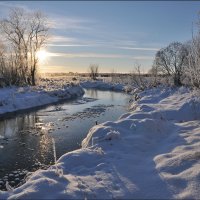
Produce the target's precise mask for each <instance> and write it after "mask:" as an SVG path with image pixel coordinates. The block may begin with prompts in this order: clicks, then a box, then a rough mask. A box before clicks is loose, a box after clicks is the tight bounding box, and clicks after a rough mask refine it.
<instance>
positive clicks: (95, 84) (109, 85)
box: [80, 80, 126, 92]
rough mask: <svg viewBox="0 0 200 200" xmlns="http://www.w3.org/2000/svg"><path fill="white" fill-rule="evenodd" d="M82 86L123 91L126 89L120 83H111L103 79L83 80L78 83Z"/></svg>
mask: <svg viewBox="0 0 200 200" xmlns="http://www.w3.org/2000/svg"><path fill="white" fill-rule="evenodd" d="M80 85H81V86H82V87H83V88H86V89H93V88H95V89H99V90H113V91H119V92H124V91H126V86H125V85H123V84H120V83H111V82H103V81H89V80H88V81H83V82H81V83H80Z"/></svg>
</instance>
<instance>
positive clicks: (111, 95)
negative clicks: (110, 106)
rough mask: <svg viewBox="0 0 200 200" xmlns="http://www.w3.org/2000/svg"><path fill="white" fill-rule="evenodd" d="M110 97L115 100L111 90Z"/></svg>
mask: <svg viewBox="0 0 200 200" xmlns="http://www.w3.org/2000/svg"><path fill="white" fill-rule="evenodd" d="M110 98H111V100H112V101H115V98H114V93H113V92H110Z"/></svg>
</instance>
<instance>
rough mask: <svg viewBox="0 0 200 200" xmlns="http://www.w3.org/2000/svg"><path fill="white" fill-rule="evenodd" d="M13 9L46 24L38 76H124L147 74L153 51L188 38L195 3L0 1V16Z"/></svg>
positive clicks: (196, 9)
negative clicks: (94, 70) (38, 15)
mask: <svg viewBox="0 0 200 200" xmlns="http://www.w3.org/2000/svg"><path fill="white" fill-rule="evenodd" d="M12 7H22V8H24V9H26V10H28V11H34V10H40V11H42V12H43V13H45V15H46V16H47V17H48V19H49V21H50V22H51V29H50V35H51V37H50V38H49V41H48V43H47V45H46V47H45V51H46V52H47V53H46V54H45V55H46V58H45V59H43V62H42V63H40V71H41V72H87V70H88V68H89V65H90V64H98V65H99V69H100V71H101V72H111V71H112V70H114V71H115V72H120V73H121V72H122V73H128V72H130V71H132V70H133V69H134V66H135V65H136V64H140V65H141V68H142V70H143V71H148V70H149V69H150V68H151V66H152V63H153V59H154V56H155V53H156V51H157V50H159V49H160V48H163V47H165V46H167V45H168V44H169V43H171V42H174V41H179V42H185V41H188V40H190V39H191V37H192V27H193V26H194V25H195V23H196V21H197V19H198V12H199V11H200V2H198V1H141V2H139V1H16V2H15V1H10V2H6V1H5V2H4V1H0V17H1V18H2V17H6V16H7V15H8V13H9V9H10V8H12Z"/></svg>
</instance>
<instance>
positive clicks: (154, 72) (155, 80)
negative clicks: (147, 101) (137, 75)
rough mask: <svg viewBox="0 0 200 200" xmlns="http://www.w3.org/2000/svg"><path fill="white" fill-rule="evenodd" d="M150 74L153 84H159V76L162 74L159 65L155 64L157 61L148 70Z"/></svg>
mask: <svg viewBox="0 0 200 200" xmlns="http://www.w3.org/2000/svg"><path fill="white" fill-rule="evenodd" d="M148 74H149V75H150V76H151V78H152V80H151V85H152V86H154V87H155V86H157V85H158V77H159V74H160V71H159V68H158V66H157V65H156V64H155V61H154V63H153V65H152V67H151V69H150V70H149V71H148Z"/></svg>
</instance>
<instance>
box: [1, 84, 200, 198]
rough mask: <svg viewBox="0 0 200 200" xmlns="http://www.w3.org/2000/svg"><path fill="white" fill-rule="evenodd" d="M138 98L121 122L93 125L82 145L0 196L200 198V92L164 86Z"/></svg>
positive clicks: (145, 92)
mask: <svg viewBox="0 0 200 200" xmlns="http://www.w3.org/2000/svg"><path fill="white" fill-rule="evenodd" d="M138 96H139V100H138V101H137V102H133V104H132V108H131V111H130V112H129V113H126V114H124V115H123V116H121V117H120V119H119V120H117V121H115V122H105V123H103V124H99V125H96V126H94V127H92V128H91V130H90V131H89V133H88V135H87V137H86V138H85V139H84V140H83V142H82V148H81V149H78V150H76V151H73V152H69V153H66V154H65V155H63V156H62V157H61V158H59V160H57V162H56V164H55V165H53V166H51V167H50V168H49V169H48V170H38V171H36V172H34V173H33V174H31V175H30V176H29V177H28V178H27V182H26V183H25V184H24V185H22V186H20V187H18V188H15V189H12V190H11V191H8V192H1V193H0V199H42V198H46V199H63V198H65V199H78V198H84V199H85V198H87V199H88V198H92V199H94V198H98V199H105V198H106V199H108V198H119V199H128V198H131V199H133V198H142V199H172V198H181V199H198V198H199V197H200V190H199V185H200V126H199V117H200V116H199V113H200V112H199V111H200V97H199V96H198V91H190V90H189V89H187V88H184V87H183V88H162V87H160V88H153V89H149V90H146V91H143V92H140V93H139V95H138Z"/></svg>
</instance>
